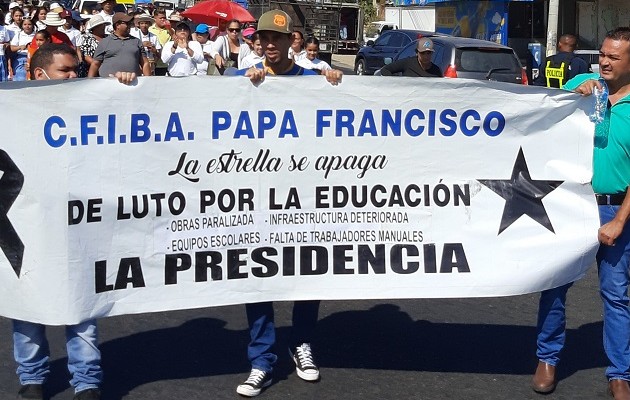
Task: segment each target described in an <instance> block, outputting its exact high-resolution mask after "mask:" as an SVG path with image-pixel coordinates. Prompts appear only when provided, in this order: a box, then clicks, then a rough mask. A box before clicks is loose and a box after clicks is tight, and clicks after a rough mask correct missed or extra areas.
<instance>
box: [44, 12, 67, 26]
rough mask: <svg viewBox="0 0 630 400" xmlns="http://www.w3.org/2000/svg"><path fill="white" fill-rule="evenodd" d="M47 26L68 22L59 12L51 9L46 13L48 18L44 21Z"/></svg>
mask: <svg viewBox="0 0 630 400" xmlns="http://www.w3.org/2000/svg"><path fill="white" fill-rule="evenodd" d="M42 22H43V23H44V25H46V26H61V25H63V24H65V23H66V21H65V20H64V19H63V18H61V16H60V15H59V13H56V12H54V11H49V12H47V13H46V19H45V20H43V21H42Z"/></svg>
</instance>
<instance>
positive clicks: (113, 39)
mask: <svg viewBox="0 0 630 400" xmlns="http://www.w3.org/2000/svg"><path fill="white" fill-rule="evenodd" d="M132 20H133V16H131V15H127V14H125V13H116V14H114V17H113V18H112V21H113V24H114V33H113V34H111V35H109V36H107V37H105V38H103V40H101V41H100V43H99V44H98V46H97V47H96V51H95V52H94V61H93V62H92V64H91V65H90V71H89V72H88V77H90V78H92V77H97V76H101V77H108V76H111V75H113V74H115V73H116V72H117V71H125V72H135V73H136V74H138V75H140V74H142V75H144V76H150V75H151V67H150V65H149V59H148V58H147V55H146V53H145V51H144V46H143V45H142V42H141V41H140V39H138V38H135V37H133V36H131V35H129V29H130V28H131V21H132Z"/></svg>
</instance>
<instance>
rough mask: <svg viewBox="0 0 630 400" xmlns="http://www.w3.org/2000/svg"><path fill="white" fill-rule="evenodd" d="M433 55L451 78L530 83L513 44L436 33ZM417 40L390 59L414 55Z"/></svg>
mask: <svg viewBox="0 0 630 400" xmlns="http://www.w3.org/2000/svg"><path fill="white" fill-rule="evenodd" d="M431 40H433V48H434V50H435V51H434V53H433V57H431V61H432V62H433V64H435V65H437V66H438V67H439V68H440V70H442V74H444V76H445V77H449V78H467V79H480V80H493V81H500V82H510V83H518V84H523V85H527V84H528V82H527V73H526V71H525V70H524V69H523V67H522V65H521V62H520V61H519V59H518V57H517V56H516V53H514V50H512V48H510V47H507V46H503V45H500V44H497V43H494V42H488V41H486V40H479V39H470V38H462V37H454V36H448V37H445V36H436V37H431ZM416 45H417V41H413V43H409V44H408V45H406V46H405V48H403V49H402V50H401V51H400V52H398V53H397V54H396V55H395V56H394V57H392V58H391V59H390V58H388V59H386V60H384V63H390V62H392V61H396V60H398V59H402V58H407V57H415V56H416Z"/></svg>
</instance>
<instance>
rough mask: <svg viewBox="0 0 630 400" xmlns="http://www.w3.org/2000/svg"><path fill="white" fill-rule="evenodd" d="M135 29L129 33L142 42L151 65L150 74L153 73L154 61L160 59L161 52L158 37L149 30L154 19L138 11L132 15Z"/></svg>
mask: <svg viewBox="0 0 630 400" xmlns="http://www.w3.org/2000/svg"><path fill="white" fill-rule="evenodd" d="M134 21H135V23H136V26H137V29H134V30H132V31H131V34H132V35H133V36H135V37H137V38H138V39H140V41H141V42H142V45H143V46H144V51H145V52H146V53H147V59H148V60H149V65H150V67H151V75H154V74H155V61H156V60H158V59H160V54H161V52H162V44H160V40H159V39H158V37H157V36H156V35H155V34H153V33H151V32H150V31H149V28H150V27H151V26H152V25H153V23H154V22H155V20H154V19H153V18H152V17H151V16H150V15H149V14H145V13H140V14H138V15H136V16H135V17H134Z"/></svg>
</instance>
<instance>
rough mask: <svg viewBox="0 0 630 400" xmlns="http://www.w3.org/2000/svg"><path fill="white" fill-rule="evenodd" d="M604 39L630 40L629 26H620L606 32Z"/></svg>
mask: <svg viewBox="0 0 630 400" xmlns="http://www.w3.org/2000/svg"><path fill="white" fill-rule="evenodd" d="M606 39H612V40H625V41H627V42H630V27H627V26H620V27H619V28H615V29H613V30H612V31H608V32H607V33H606Z"/></svg>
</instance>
